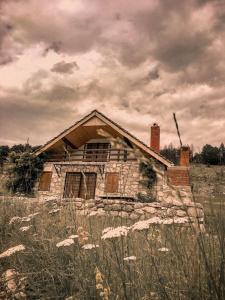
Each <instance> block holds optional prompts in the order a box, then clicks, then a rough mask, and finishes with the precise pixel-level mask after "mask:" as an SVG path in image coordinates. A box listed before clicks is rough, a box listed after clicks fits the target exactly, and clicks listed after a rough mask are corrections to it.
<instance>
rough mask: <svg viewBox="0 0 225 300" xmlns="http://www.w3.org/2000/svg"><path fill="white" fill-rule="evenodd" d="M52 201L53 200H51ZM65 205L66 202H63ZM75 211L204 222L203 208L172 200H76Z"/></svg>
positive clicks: (183, 221) (95, 214) (137, 217)
mask: <svg viewBox="0 0 225 300" xmlns="http://www.w3.org/2000/svg"><path fill="white" fill-rule="evenodd" d="M52 200H54V199H52ZM64 204H65V205H66V202H64ZM74 205H75V210H76V212H77V213H78V214H79V215H86V216H112V217H122V218H128V219H131V220H137V221H139V220H146V219H149V218H153V217H156V218H157V220H160V219H161V220H167V221H168V220H171V221H170V223H172V222H173V221H174V223H189V222H199V223H203V222H204V212H203V207H202V205H201V204H199V203H194V202H189V203H186V204H184V203H181V202H178V201H176V200H174V201H173V202H171V203H167V202H152V203H140V202H130V201H124V200H110V199H90V200H84V199H81V198H76V199H75V200H74Z"/></svg>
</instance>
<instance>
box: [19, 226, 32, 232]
mask: <svg viewBox="0 0 225 300" xmlns="http://www.w3.org/2000/svg"><path fill="white" fill-rule="evenodd" d="M31 227H32V225H29V226H23V227H20V231H23V232H24V231H28V230H29V229H30V228H31Z"/></svg>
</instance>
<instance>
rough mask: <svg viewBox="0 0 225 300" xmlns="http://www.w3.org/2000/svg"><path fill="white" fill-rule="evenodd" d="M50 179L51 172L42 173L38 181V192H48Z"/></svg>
mask: <svg viewBox="0 0 225 300" xmlns="http://www.w3.org/2000/svg"><path fill="white" fill-rule="evenodd" d="M51 179H52V172H42V174H41V177H40V181H39V188H38V189H39V191H49V190H50V184H51Z"/></svg>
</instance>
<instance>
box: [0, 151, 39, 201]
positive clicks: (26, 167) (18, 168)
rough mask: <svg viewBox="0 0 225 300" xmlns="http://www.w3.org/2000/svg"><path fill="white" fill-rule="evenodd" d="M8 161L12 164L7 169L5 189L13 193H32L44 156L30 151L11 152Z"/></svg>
mask: <svg viewBox="0 0 225 300" xmlns="http://www.w3.org/2000/svg"><path fill="white" fill-rule="evenodd" d="M9 161H10V162H12V165H11V167H10V168H9V169H8V173H9V177H8V180H7V182H6V188H7V190H8V191H9V192H11V193H13V194H15V193H20V194H26V195H30V194H33V187H34V184H35V182H36V180H37V177H38V175H39V174H40V172H41V171H42V169H43V163H44V158H43V157H35V156H34V155H33V153H32V152H30V151H26V152H23V153H16V152H11V153H10V154H9Z"/></svg>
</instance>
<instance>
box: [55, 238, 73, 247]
mask: <svg viewBox="0 0 225 300" xmlns="http://www.w3.org/2000/svg"><path fill="white" fill-rule="evenodd" d="M72 244H74V240H73V239H70V238H69V239H66V240H63V241H61V242H59V243H57V244H56V247H58V248H60V247H68V246H71V245H72Z"/></svg>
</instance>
